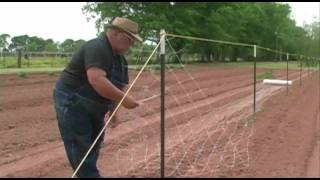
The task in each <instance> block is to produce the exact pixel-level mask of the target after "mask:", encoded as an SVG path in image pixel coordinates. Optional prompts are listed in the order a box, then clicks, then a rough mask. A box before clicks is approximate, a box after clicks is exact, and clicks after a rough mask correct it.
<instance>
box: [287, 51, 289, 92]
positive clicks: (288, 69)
mask: <svg viewBox="0 0 320 180" xmlns="http://www.w3.org/2000/svg"><path fill="white" fill-rule="evenodd" d="M288 81H289V54H288V53H287V96H288V91H289V82H288Z"/></svg>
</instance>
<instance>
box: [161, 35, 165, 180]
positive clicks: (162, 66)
mask: <svg viewBox="0 0 320 180" xmlns="http://www.w3.org/2000/svg"><path fill="white" fill-rule="evenodd" d="M165 34H166V32H165V30H164V29H161V30H160V65H161V99H160V100H161V123H160V129H161V137H160V141H161V148H160V149H161V150H160V155H161V161H160V167H161V168H160V174H161V178H164V176H165V174H164V173H165V172H164V168H165V166H164V163H165V156H164V155H165V103H164V102H165Z"/></svg>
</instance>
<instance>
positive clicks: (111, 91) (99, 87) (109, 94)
mask: <svg viewBox="0 0 320 180" xmlns="http://www.w3.org/2000/svg"><path fill="white" fill-rule="evenodd" d="M106 75H107V73H106V72H105V71H103V70H102V69H99V68H96V67H91V68H89V69H88V70H87V77H88V81H89V83H90V84H91V86H92V87H93V88H94V89H95V90H96V91H97V93H98V94H100V95H101V96H103V97H105V98H107V99H110V100H112V101H114V102H117V103H118V102H119V101H120V100H121V99H122V97H123V96H124V94H125V93H123V92H122V91H121V90H120V89H118V88H117V87H115V86H114V85H113V84H112V83H111V82H110V81H109V80H108V79H107V78H106ZM138 105H139V103H138V102H136V101H135V100H134V99H133V98H132V97H130V96H128V95H127V96H126V98H125V99H124V100H123V106H124V107H126V108H129V109H131V108H135V107H137V106H138Z"/></svg>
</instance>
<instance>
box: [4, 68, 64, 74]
mask: <svg viewBox="0 0 320 180" xmlns="http://www.w3.org/2000/svg"><path fill="white" fill-rule="evenodd" d="M63 69H64V68H10V69H8V68H7V69H1V70H0V74H18V73H20V72H25V73H51V72H61V71H62V70H63Z"/></svg>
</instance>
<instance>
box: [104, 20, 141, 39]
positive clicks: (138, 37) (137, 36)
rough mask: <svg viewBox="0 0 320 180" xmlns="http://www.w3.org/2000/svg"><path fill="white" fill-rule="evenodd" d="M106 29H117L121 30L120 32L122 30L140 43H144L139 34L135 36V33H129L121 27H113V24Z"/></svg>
mask: <svg viewBox="0 0 320 180" xmlns="http://www.w3.org/2000/svg"><path fill="white" fill-rule="evenodd" d="M106 27H107V28H117V29H120V30H122V31H124V32H126V33H128V34H130V36H132V37H134V38H135V39H136V40H138V41H140V42H142V41H143V39H142V38H141V37H140V36H139V35H138V34H134V33H132V32H130V31H127V30H125V29H123V28H121V27H119V26H115V25H112V24H107V25H106Z"/></svg>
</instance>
